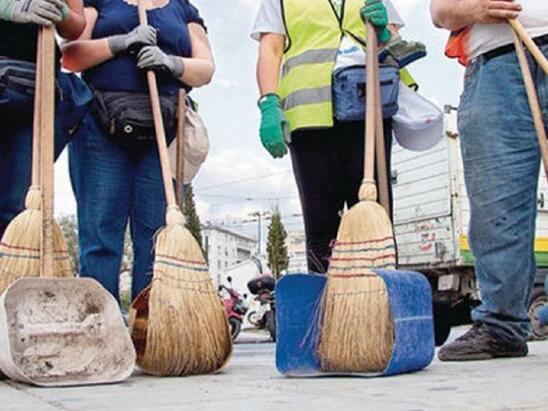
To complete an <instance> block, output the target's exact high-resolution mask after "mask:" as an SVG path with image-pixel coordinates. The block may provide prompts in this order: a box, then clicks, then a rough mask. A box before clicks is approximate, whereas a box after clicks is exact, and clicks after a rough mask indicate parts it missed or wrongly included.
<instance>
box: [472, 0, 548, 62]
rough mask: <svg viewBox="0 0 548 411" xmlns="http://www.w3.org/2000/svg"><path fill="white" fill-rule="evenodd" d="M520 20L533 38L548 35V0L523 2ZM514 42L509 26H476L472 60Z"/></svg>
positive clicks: (527, 0)
mask: <svg viewBox="0 0 548 411" xmlns="http://www.w3.org/2000/svg"><path fill="white" fill-rule="evenodd" d="M520 4H521V5H522V6H523V11H522V12H521V13H520V15H519V20H520V21H521V23H522V24H523V26H524V27H525V29H526V30H527V32H528V33H529V35H530V36H531V37H533V38H534V37H538V36H543V35H545V34H548V0H522V1H520ZM513 42H514V38H513V37H512V32H511V31H510V27H509V26H508V24H476V25H474V26H473V27H472V30H471V31H470V39H469V43H468V54H469V57H470V59H473V58H475V57H478V56H479V55H481V54H483V53H487V52H488V51H491V50H494V49H496V48H499V47H501V46H505V45H507V44H511V43H513Z"/></svg>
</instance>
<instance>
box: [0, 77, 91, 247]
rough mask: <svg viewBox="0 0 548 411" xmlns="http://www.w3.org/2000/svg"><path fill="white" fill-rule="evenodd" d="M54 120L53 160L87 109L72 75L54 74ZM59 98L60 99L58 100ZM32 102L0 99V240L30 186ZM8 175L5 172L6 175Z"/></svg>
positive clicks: (20, 97) (11, 94) (10, 95)
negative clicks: (57, 90)
mask: <svg viewBox="0 0 548 411" xmlns="http://www.w3.org/2000/svg"><path fill="white" fill-rule="evenodd" d="M58 84H59V86H60V90H61V91H60V92H58V93H57V100H56V104H57V107H56V118H55V158H57V157H59V155H60V154H61V152H62V151H63V149H64V148H65V146H66V145H67V143H68V140H69V137H70V132H71V130H73V128H74V126H75V124H77V122H78V120H79V119H80V117H81V116H82V114H83V112H84V111H85V110H86V109H87V103H88V101H89V98H90V97H91V95H90V92H89V90H88V89H87V87H86V86H85V85H84V83H83V82H82V80H80V79H78V78H77V77H76V76H75V75H74V74H66V73H58ZM61 96H62V97H61ZM33 106H34V98H33V97H32V96H29V95H24V94H21V93H18V92H16V91H13V90H10V89H6V90H5V91H4V93H3V94H2V96H1V98H0V118H1V119H2V131H0V134H1V135H0V169H2V170H5V172H3V173H0V193H1V196H0V238H1V236H2V235H3V234H4V231H5V229H6V227H7V225H8V224H9V223H10V221H11V220H12V219H13V218H14V217H15V216H16V215H17V214H19V213H20V212H22V211H23V209H24V205H25V197H26V193H27V191H28V189H29V186H30V183H31V164H32V124H33ZM8 171H9V172H8Z"/></svg>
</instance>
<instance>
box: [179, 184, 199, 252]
mask: <svg viewBox="0 0 548 411" xmlns="http://www.w3.org/2000/svg"><path fill="white" fill-rule="evenodd" d="M183 214H184V215H185V218H186V228H188V230H189V231H190V232H191V233H192V236H193V237H194V238H195V239H196V241H198V244H200V247H202V231H201V228H200V217H199V216H198V212H197V211H196V204H195V203H194V191H193V190H192V184H189V185H187V186H185V198H184V203H183ZM202 249H203V247H202Z"/></svg>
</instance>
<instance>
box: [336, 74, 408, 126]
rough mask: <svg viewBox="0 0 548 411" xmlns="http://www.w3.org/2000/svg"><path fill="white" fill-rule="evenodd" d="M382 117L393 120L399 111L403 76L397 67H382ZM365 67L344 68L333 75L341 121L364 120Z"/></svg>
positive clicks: (338, 115) (337, 108)
mask: <svg viewBox="0 0 548 411" xmlns="http://www.w3.org/2000/svg"><path fill="white" fill-rule="evenodd" d="M379 69H380V71H379V77H380V85H381V100H382V115H383V117H384V118H389V117H392V116H393V115H394V114H396V113H397V111H398V91H399V84H400V74H399V70H398V68H396V67H394V66H391V65H385V64H382V65H381V66H380V67H379ZM366 84H367V79H366V74H365V66H363V65H356V66H349V67H342V68H340V69H337V70H335V71H334V72H333V105H334V109H335V118H336V119H337V120H339V121H361V120H364V119H365V110H366V107H365V99H366V91H365V90H366Z"/></svg>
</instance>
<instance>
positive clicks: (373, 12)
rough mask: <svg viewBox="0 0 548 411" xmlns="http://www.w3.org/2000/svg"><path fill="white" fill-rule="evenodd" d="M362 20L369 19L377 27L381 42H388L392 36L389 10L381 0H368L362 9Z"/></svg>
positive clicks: (366, 20)
mask: <svg viewBox="0 0 548 411" xmlns="http://www.w3.org/2000/svg"><path fill="white" fill-rule="evenodd" d="M361 15H362V20H363V21H364V22H365V23H367V22H368V21H369V22H371V24H373V26H375V28H376V29H377V38H378V39H379V42H380V43H387V42H388V41H390V38H391V37H392V33H390V30H388V10H387V9H386V6H385V5H384V4H383V3H382V1H381V0H366V1H365V5H364V6H363V7H362V10H361Z"/></svg>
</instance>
